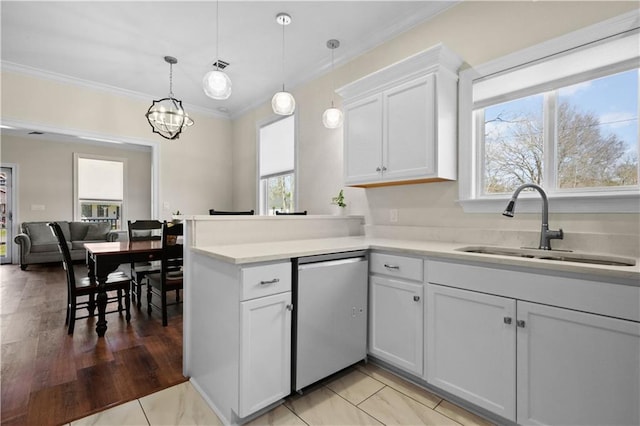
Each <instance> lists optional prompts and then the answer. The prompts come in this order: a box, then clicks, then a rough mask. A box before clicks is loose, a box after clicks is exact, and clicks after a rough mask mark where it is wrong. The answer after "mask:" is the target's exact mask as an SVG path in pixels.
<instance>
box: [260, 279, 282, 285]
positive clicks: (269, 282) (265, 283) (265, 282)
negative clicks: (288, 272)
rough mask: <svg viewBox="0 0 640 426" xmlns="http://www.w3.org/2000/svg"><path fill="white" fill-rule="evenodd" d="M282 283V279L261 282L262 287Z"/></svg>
mask: <svg viewBox="0 0 640 426" xmlns="http://www.w3.org/2000/svg"><path fill="white" fill-rule="evenodd" d="M279 282H280V278H274V279H272V280H270V281H260V285H268V284H275V283H279Z"/></svg>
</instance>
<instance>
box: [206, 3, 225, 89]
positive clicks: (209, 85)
mask: <svg viewBox="0 0 640 426" xmlns="http://www.w3.org/2000/svg"><path fill="white" fill-rule="evenodd" d="M218 3H219V2H218V1H216V62H215V64H214V65H215V66H216V69H215V70H212V71H209V72H208V73H206V74H205V76H204V78H203V79H202V89H203V90H204V93H205V94H206V95H207V96H208V97H210V98H212V99H217V100H225V99H229V96H231V79H230V78H229V76H228V75H227V74H225V73H224V72H223V71H220V57H219V56H218V42H219V39H220V17H219V16H220V15H219V13H218Z"/></svg>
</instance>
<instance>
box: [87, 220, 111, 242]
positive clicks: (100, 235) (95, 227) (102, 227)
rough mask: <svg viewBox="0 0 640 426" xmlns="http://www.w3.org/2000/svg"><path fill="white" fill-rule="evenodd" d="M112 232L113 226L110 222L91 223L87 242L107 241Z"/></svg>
mask: <svg viewBox="0 0 640 426" xmlns="http://www.w3.org/2000/svg"><path fill="white" fill-rule="evenodd" d="M110 230H111V224H110V223H109V222H97V223H91V224H90V225H89V227H88V229H87V235H85V237H84V239H85V241H95V240H104V241H106V240H107V234H108V233H109V231H110Z"/></svg>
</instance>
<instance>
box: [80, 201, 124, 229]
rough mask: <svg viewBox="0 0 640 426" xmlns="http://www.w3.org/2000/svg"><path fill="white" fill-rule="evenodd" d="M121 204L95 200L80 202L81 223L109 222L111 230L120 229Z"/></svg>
mask: <svg viewBox="0 0 640 426" xmlns="http://www.w3.org/2000/svg"><path fill="white" fill-rule="evenodd" d="M121 206H122V205H121V203H114V202H110V201H97V200H80V211H81V218H80V220H81V221H82V222H109V223H110V224H111V229H122V228H121V227H120V225H121V224H120V209H121Z"/></svg>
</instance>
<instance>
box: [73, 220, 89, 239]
mask: <svg viewBox="0 0 640 426" xmlns="http://www.w3.org/2000/svg"><path fill="white" fill-rule="evenodd" d="M89 225H90V223H88V222H71V223H69V230H70V231H71V241H82V240H84V237H85V236H86V235H87V231H88V230H89Z"/></svg>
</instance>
